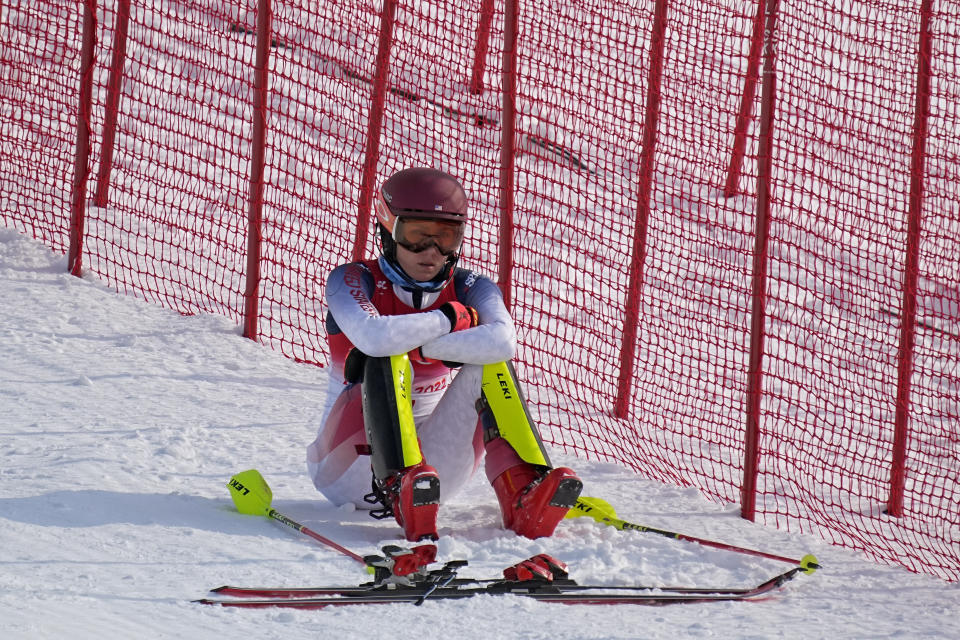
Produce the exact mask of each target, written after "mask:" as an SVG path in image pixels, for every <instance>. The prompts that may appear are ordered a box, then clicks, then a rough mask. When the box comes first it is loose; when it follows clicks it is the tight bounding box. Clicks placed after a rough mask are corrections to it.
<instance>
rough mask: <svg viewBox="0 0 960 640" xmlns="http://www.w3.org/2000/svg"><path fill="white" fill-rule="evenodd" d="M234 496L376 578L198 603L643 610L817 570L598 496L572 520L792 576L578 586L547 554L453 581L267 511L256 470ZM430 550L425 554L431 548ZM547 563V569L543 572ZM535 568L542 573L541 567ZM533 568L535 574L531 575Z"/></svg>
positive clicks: (749, 594) (267, 494)
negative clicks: (658, 520)
mask: <svg viewBox="0 0 960 640" xmlns="http://www.w3.org/2000/svg"><path fill="white" fill-rule="evenodd" d="M227 486H228V487H229V489H230V494H231V497H232V498H233V501H234V503H235V504H236V506H237V508H238V510H239V511H240V512H241V513H247V514H253V515H264V516H266V517H268V518H270V519H272V520H275V521H277V522H279V523H281V524H284V525H286V526H289V527H291V528H293V529H295V530H296V531H298V532H300V533H302V534H304V535H308V536H310V537H312V538H314V539H315V540H317V541H318V542H321V543H323V544H325V545H327V546H329V547H331V548H334V549H336V550H337V551H339V552H340V553H342V554H344V555H346V556H347V557H350V558H352V559H354V560H357V561H358V562H361V563H363V564H364V565H365V566H366V567H367V569H368V570H369V571H371V572H372V573H375V580H374V581H373V582H368V583H365V584H361V585H357V586H329V587H327V586H320V587H236V586H222V587H218V588H216V589H212V590H211V591H212V593H215V594H217V596H216V597H214V598H204V599H201V600H196V601H195V602H197V603H200V604H206V605H217V606H223V607H242V608H263V607H287V608H295V609H322V608H325V607H331V606H348V605H360V604H394V603H411V604H415V605H420V604H423V603H424V602H425V601H426V600H452V599H462V598H470V597H474V596H497V595H512V596H520V597H525V598H532V599H534V600H540V601H543V602H553V603H560V604H594V605H599V604H644V605H667V604H681V603H687V604H689V603H701V602H723V601H736V600H756V599H759V598H761V597H762V596H764V595H767V594H769V593H771V592H773V591H775V590H777V589H779V588H780V587H782V586H783V585H784V584H786V583H787V582H789V581H790V580H792V579H793V578H794V577H796V576H797V574H798V573H813V571H814V570H816V569H818V568H819V565H818V564H817V562H816V558H814V557H813V556H810V555H808V556H804V558H803V559H801V560H793V559H791V558H785V557H782V556H775V555H772V554H767V553H763V552H758V551H753V550H750V549H743V548H740V547H733V546H731V545H725V544H721V543H713V542H711V541H708V540H702V539H699V538H691V537H689V536H684V535H682V534H677V533H674V532H670V531H664V530H659V529H651V528H647V527H641V526H640V525H633V524H631V523H628V522H625V521H623V520H619V519H617V518H616V514H615V512H613V508H612V507H611V506H610V505H609V504H608V503H606V502H604V501H602V500H599V499H597V498H581V499H580V500H579V501H578V504H577V507H576V508H575V509H573V510H571V512H572V513H571V516H570V517H576V516H578V515H588V516H590V517H592V518H594V519H596V520H597V521H598V522H602V523H604V524H607V525H610V526H615V527H617V528H618V529H625V530H637V531H647V532H651V533H656V534H659V535H666V536H669V537H674V538H678V539H686V540H690V541H693V542H699V543H701V544H707V545H708V546H715V547H719V548H724V549H728V550H731V551H740V552H743V553H748V554H750V555H757V556H762V557H767V558H771V559H775V560H782V561H785V562H789V563H791V564H793V565H795V566H794V567H793V568H792V569H790V570H789V571H786V572H784V573H781V574H779V575H777V576H774V577H772V578H770V579H769V580H766V581H764V582H762V583H760V584H758V585H756V586H753V587H744V588H728V587H718V588H703V587H671V586H645V585H636V586H607V585H581V584H577V583H576V582H575V581H574V580H572V579H570V578H569V576H568V575H567V572H566V566H565V565H563V563H560V562H558V561H556V560H554V559H553V558H550V557H549V556H542V555H541V556H535V557H534V558H531V559H529V560H526V561H524V562H522V563H519V564H517V565H515V566H514V567H511V568H510V569H508V570H507V571H505V572H504V575H505V579H504V578H497V579H485V580H484V579H473V578H461V577H458V576H457V571H458V569H460V568H461V567H463V566H466V564H467V562H466V561H465V560H455V561H451V562H447V563H446V564H445V565H444V566H443V567H442V568H440V569H434V570H429V569H428V568H427V565H429V564H430V563H432V562H433V560H434V555H431V553H430V551H431V550H432V552H433V554H435V551H436V548H435V547H433V546H432V545H424V546H421V547H416V548H414V549H412V550H410V549H402V548H400V547H385V548H384V552H385V554H386V557H381V556H366V557H364V556H360V555H358V554H356V553H354V552H352V551H350V550H349V549H346V548H344V547H342V546H340V545H339V544H337V543H335V542H333V541H332V540H329V539H327V538H325V537H323V536H321V535H319V534H317V533H315V532H313V531H311V530H310V529H308V528H307V527H305V526H303V525H301V524H300V523H298V522H295V521H293V520H291V519H290V518H288V517H286V516H284V515H283V514H281V513H279V512H277V511H276V510H275V509H273V508H272V507H271V501H272V498H273V493H272V491H271V490H270V487H269V486H268V485H267V483H266V481H265V480H264V479H263V477H262V476H261V475H260V473H259V472H258V471H256V470H255V469H250V470H248V471H244V472H242V473H239V474H237V475H235V476H233V477H232V478H231V479H230V482H229V483H228V485H227ZM428 547H429V549H428ZM544 558H546V559H547V560H549V561H550V562H548V563H547V564H548V566H543V559H544ZM538 565H539V566H540V567H541V568H543V569H544V570H543V571H541V570H539V569H538ZM531 569H532V573H531Z"/></svg>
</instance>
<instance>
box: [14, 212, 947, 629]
mask: <svg viewBox="0 0 960 640" xmlns="http://www.w3.org/2000/svg"><path fill="white" fill-rule="evenodd" d="M0 300H2V301H3V302H2V304H3V311H2V313H0V343H2V345H3V347H2V352H0V353H2V356H0V417H2V419H0V441H2V443H3V444H2V446H0V549H2V550H3V554H2V556H0V638H4V639H9V638H16V639H19V638H29V639H35V638H98V639H102V638H250V639H252V638H284V639H286V640H293V639H296V638H317V637H330V638H355V637H356V638H359V637H363V638H369V639H371V640H373V639H376V638H401V637H408V638H458V639H463V640H473V639H477V640H479V639H483V640H488V639H491V638H678V637H679V638H685V637H693V638H699V637H716V638H890V637H903V638H937V637H942V638H948V637H956V635H957V632H956V627H955V625H956V622H955V615H956V614H957V613H958V612H960V586H958V585H957V584H950V583H946V582H942V581H940V580H938V579H936V578H933V577H929V576H922V575H915V574H911V573H909V572H907V571H906V570H904V569H900V568H892V567H884V566H879V565H876V564H873V563H872V562H870V561H868V560H866V559H864V558H863V557H861V556H860V555H858V554H856V553H854V552H852V551H849V550H845V549H841V548H837V547H832V546H830V545H828V544H826V543H825V542H822V541H820V540H819V539H815V538H812V537H809V536H801V535H798V534H789V533H785V532H780V531H776V530H774V529H772V528H765V527H761V526H758V525H755V524H752V523H750V522H747V521H745V520H743V519H741V518H740V517H739V516H738V511H737V507H736V506H735V505H725V506H724V505H716V504H712V503H710V502H707V501H705V500H704V499H703V498H701V497H700V496H699V495H698V494H697V493H696V491H694V490H692V489H683V488H678V487H674V486H664V485H659V484H656V483H653V482H649V481H646V480H643V479H640V478H638V477H636V476H634V475H633V474H631V473H630V472H628V471H626V470H624V469H621V468H619V467H616V466H614V465H610V464H600V463H596V462H587V461H583V460H576V459H573V458H563V457H560V456H554V457H555V458H556V459H555V462H557V461H559V462H562V463H565V464H569V465H571V466H574V467H575V468H576V469H577V470H578V471H579V472H580V474H581V475H582V476H583V478H584V480H585V485H586V486H585V491H584V494H585V495H591V496H599V497H603V498H605V499H607V500H609V501H610V502H611V503H612V504H613V505H614V506H615V507H616V508H617V510H618V513H619V515H620V516H621V517H623V518H625V519H627V520H630V521H633V522H638V523H641V524H645V525H648V526H654V527H660V528H666V529H670V530H674V531H680V532H683V533H686V534H688V535H692V536H697V537H701V538H708V539H712V540H717V541H723V542H728V543H730V544H736V545H740V546H744V547H750V548H754V549H761V550H765V551H768V552H770V553H776V554H778V555H785V556H789V557H795V558H799V557H801V556H802V555H804V554H805V553H814V554H815V555H816V556H817V557H818V558H819V559H820V561H821V564H822V565H823V566H824V568H823V569H822V570H821V571H818V572H816V573H815V574H813V575H811V576H806V575H801V576H799V577H798V578H797V579H796V580H794V581H793V582H791V583H789V584H788V585H787V586H786V587H785V589H784V590H782V591H781V592H778V593H777V594H776V595H775V596H774V597H773V598H770V599H768V600H765V601H761V602H748V603H711V604H698V605H682V606H672V607H644V606H615V607H586V606H575V607H569V606H562V605H551V604H546V603H538V602H533V601H528V600H525V599H522V598H508V597H494V596H486V597H477V598H472V599H470V600H462V601H456V602H449V601H448V602H427V603H426V604H424V605H423V606H422V607H414V606H412V605H402V604H396V605H384V606H376V607H348V608H340V609H327V610H321V611H289V610H281V609H274V610H231V609H224V608H216V607H205V606H201V605H198V604H194V603H192V602H191V600H193V599H196V598H201V597H205V596H207V595H208V594H207V589H209V588H211V587H216V586H219V585H222V584H235V585H246V586H264V585H267V586H290V585H294V586H296V585H299V586H303V585H311V584H312V585H317V584H328V585H329V584H355V583H359V582H363V581H365V580H367V579H369V577H368V575H367V574H366V573H365V572H364V571H363V568H362V567H361V566H360V565H359V564H358V563H357V562H355V561H354V560H352V559H350V558H349V557H347V556H345V555H342V554H340V553H338V552H337V551H335V550H333V549H331V548H329V547H325V546H323V545H321V544H319V543H317V542H315V541H314V540H313V539H311V538H309V537H307V536H304V535H301V534H298V533H297V532H296V531H293V530H292V529H289V528H287V527H283V526H282V525H279V524H277V523H275V522H272V521H270V520H268V519H267V518H261V517H258V516H245V515H241V514H239V513H238V512H237V511H236V510H235V508H234V506H233V503H232V501H231V499H230V497H229V494H228V492H227V489H226V482H227V481H228V480H229V478H230V477H231V475H233V474H234V473H237V472H239V471H242V470H244V469H248V468H257V469H259V470H260V471H261V472H262V473H263V475H264V477H265V478H266V480H267V482H268V483H269V484H270V486H271V488H272V489H273V495H274V500H273V506H274V507H275V508H276V509H277V510H278V511H280V512H281V513H283V514H285V515H287V516H289V517H291V518H293V519H294V520H297V521H299V522H301V523H302V524H304V525H306V526H307V527H309V528H310V529H312V530H314V531H316V532H318V533H319V534H321V535H323V536H326V537H328V538H330V539H332V540H334V541H336V542H337V543H339V544H341V545H344V546H345V547H347V548H349V549H351V550H353V551H355V552H357V553H361V554H365V553H373V552H376V551H377V550H378V549H379V547H380V546H381V545H384V544H389V543H393V544H397V543H402V540H401V539H400V537H399V535H398V533H399V529H398V528H397V527H396V526H395V524H394V523H392V522H389V521H376V520H373V519H372V518H369V517H368V516H367V515H366V514H365V513H364V512H360V511H348V510H343V509H337V508H335V507H333V506H332V505H331V504H330V503H328V502H326V501H325V499H323V498H322V497H321V496H320V495H319V494H317V493H316V492H315V491H314V489H313V487H312V485H311V484H310V480H309V479H308V477H307V474H306V465H305V462H304V448H305V447H306V445H307V444H308V443H309V442H310V441H311V440H312V438H313V436H314V427H313V425H312V424H311V421H312V420H314V419H315V418H316V414H317V412H318V411H319V408H320V407H321V406H322V404H323V394H324V389H325V371H324V370H323V369H320V368H317V367H313V366H310V365H304V364H297V363H295V362H293V361H291V360H288V359H286V358H284V357H283V356H281V355H280V354H278V353H276V352H273V351H271V350H269V349H267V348H265V347H263V346H260V345H257V344H255V343H253V342H251V341H249V340H246V339H244V338H243V337H241V335H240V333H239V330H238V328H237V327H236V326H234V325H233V324H232V322H231V321H229V320H227V319H225V318H222V317H219V316H213V315H202V316H192V317H187V316H181V315H178V314H176V313H175V312H172V311H169V310H166V309H162V308H160V307H157V306H154V305H151V304H149V303H146V302H143V301H140V300H137V299H135V298H132V297H124V296H121V295H118V294H116V293H114V292H113V291H111V290H109V289H108V288H107V287H106V286H104V285H103V284H102V283H100V282H98V281H96V280H95V279H91V278H84V279H79V278H75V277H72V276H70V275H69V274H67V273H66V260H65V258H63V257H60V256H58V255H55V254H54V253H52V252H50V250H49V249H47V248H46V247H44V246H42V245H41V244H39V243H38V242H35V241H33V240H31V239H29V238H27V237H25V236H22V235H19V234H17V233H16V232H14V231H12V230H9V229H0ZM439 526H440V534H441V539H440V541H439V550H440V558H441V559H443V560H446V559H454V558H466V559H468V560H469V562H470V564H469V566H468V567H466V568H465V569H463V570H462V575H465V576H473V577H493V576H496V575H498V574H499V572H500V571H501V570H502V569H503V568H504V567H506V566H508V565H510V564H513V563H515V562H518V561H520V560H522V559H524V558H527V557H529V556H531V555H533V554H536V553H540V552H546V553H550V554H552V555H554V556H556V557H557V558H559V559H561V560H563V561H565V562H567V563H568V564H569V565H570V567H571V574H572V577H574V578H575V579H576V580H578V581H579V582H581V583H601V584H626V583H644V584H662V585H666V584H670V585H690V586H752V585H754V584H756V583H759V582H761V581H763V580H764V579H766V578H768V577H770V576H773V575H775V574H777V573H780V572H782V571H783V570H785V569H786V568H788V567H787V566H786V565H785V564H783V563H779V562H776V561H770V560H764V559H758V558H755V557H751V556H746V555H742V554H736V553H731V552H725V551H718V550H713V549H709V548H706V547H701V546H699V545H695V544H691V543H685V542H679V541H675V540H671V539H667V538H664V537H660V536H656V535H652V534H641V533H635V532H628V531H625V532H621V531H616V530H615V529H613V528H610V527H604V526H601V525H598V524H596V523H594V522H593V521H591V520H589V519H587V518H577V519H571V520H566V521H564V522H563V523H561V525H560V526H559V527H558V530H557V532H556V534H555V535H554V536H553V537H552V538H550V539H545V540H537V541H530V540H525V539H521V538H517V537H516V536H514V535H513V534H512V533H510V532H507V531H504V530H503V529H502V528H500V526H499V511H498V509H497V506H496V501H495V498H494V497H493V493H492V491H491V489H490V488H489V487H488V486H486V483H485V481H484V480H483V477H482V474H480V476H478V478H477V479H476V482H474V483H473V484H471V485H470V486H469V487H468V489H467V490H466V491H465V492H464V493H463V494H462V495H461V496H460V497H459V498H458V500H457V501H456V502H455V503H453V504H450V505H446V506H445V507H444V508H443V509H442V510H441V513H440V520H439Z"/></svg>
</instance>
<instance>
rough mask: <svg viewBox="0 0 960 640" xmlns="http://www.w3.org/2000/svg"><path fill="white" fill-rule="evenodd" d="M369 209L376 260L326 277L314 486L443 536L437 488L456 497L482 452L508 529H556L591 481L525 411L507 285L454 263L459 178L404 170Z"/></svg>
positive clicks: (463, 210)
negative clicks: (324, 359)
mask: <svg viewBox="0 0 960 640" xmlns="http://www.w3.org/2000/svg"><path fill="white" fill-rule="evenodd" d="M374 210H375V213H376V217H377V229H378V233H379V240H380V249H381V255H380V257H379V258H377V259H373V260H364V261H361V262H352V263H349V264H344V265H341V266H339V267H337V268H336V269H334V270H333V271H332V272H331V273H330V275H329V277H328V279H327V288H326V300H327V305H328V309H329V311H328V314H327V319H326V325H327V334H328V340H329V346H330V360H331V362H330V383H329V388H328V393H327V406H326V407H325V410H324V416H323V418H322V420H321V422H320V426H319V430H318V434H317V438H316V440H315V441H314V442H313V443H312V444H310V446H309V447H308V448H307V462H308V467H309V470H310V474H311V476H312V479H313V483H314V485H315V486H316V487H317V489H318V490H319V491H320V492H321V493H322V494H323V495H324V496H326V497H327V498H328V499H329V500H330V501H331V502H333V503H334V504H337V505H342V504H346V503H354V504H356V505H361V506H362V502H366V503H368V504H371V505H374V504H379V505H380V506H379V508H374V509H372V510H371V515H373V516H374V517H378V518H385V517H389V516H390V515H393V516H394V517H395V518H396V520H397V522H398V523H399V524H400V526H402V527H403V530H404V534H405V537H406V539H407V540H410V541H412V542H416V541H420V540H424V539H431V540H436V539H437V525H436V520H437V512H438V508H439V504H440V500H441V495H442V497H443V499H444V500H448V499H449V498H451V497H452V496H453V495H455V494H456V492H457V491H458V490H459V489H460V488H461V487H462V486H463V485H464V484H465V483H466V481H467V480H468V479H469V478H470V477H471V476H472V475H473V473H474V471H476V469H477V468H478V466H479V464H480V461H481V460H482V459H484V458H485V471H486V476H487V478H488V480H489V481H490V483H491V484H492V485H493V489H494V491H495V493H496V496H497V499H498V502H499V504H500V510H501V513H502V516H503V524H504V526H505V527H506V528H507V529H511V530H513V531H514V532H516V533H517V534H518V535H521V536H525V537H528V538H538V537H544V536H550V535H552V534H553V531H554V529H555V528H556V526H557V524H558V523H559V521H560V520H561V519H563V517H564V516H565V515H566V513H567V511H568V510H569V509H570V508H571V507H572V506H573V505H574V503H575V502H576V500H577V498H578V497H579V495H580V491H581V489H582V486H583V483H582V482H581V481H580V479H579V478H578V477H577V476H576V474H575V473H574V472H573V471H572V470H571V469H569V468H566V467H553V466H552V465H551V463H550V460H549V458H548V457H547V452H546V450H545V449H544V447H543V443H542V441H541V439H540V434H539V432H538V430H537V427H536V426H535V425H534V423H533V421H532V420H531V418H530V415H529V413H528V411H527V407H526V403H525V401H524V398H523V394H522V393H521V390H520V387H519V385H518V381H517V377H516V373H515V371H514V368H513V366H512V365H511V363H510V359H511V358H512V357H513V356H514V352H515V349H516V329H515V328H514V325H513V320H512V318H511V317H510V314H509V313H508V311H507V309H506V307H505V306H504V304H503V298H502V295H501V293H500V290H499V289H498V288H497V286H496V284H494V283H493V282H492V281H491V280H490V279H488V278H487V277H485V276H482V275H479V274H477V273H474V272H473V271H470V270H468V269H463V268H459V267H457V266H456V265H457V261H458V260H459V257H460V245H461V243H462V241H463V236H464V229H465V226H466V221H467V218H468V214H467V195H466V193H465V192H464V190H463V187H462V186H461V185H460V183H459V182H458V181H457V180H456V179H455V178H453V177H452V176H450V175H448V174H446V173H444V172H442V171H438V170H435V169H431V168H411V169H405V170H402V171H399V172H397V173H395V174H393V175H392V176H390V177H389V178H388V179H387V180H386V181H385V182H384V183H383V185H382V187H381V189H380V191H379V193H378V194H377V196H376V197H375V201H374ZM368 456H369V457H368ZM371 469H372V472H373V479H372V491H371V490H370V488H371V478H370V476H371Z"/></svg>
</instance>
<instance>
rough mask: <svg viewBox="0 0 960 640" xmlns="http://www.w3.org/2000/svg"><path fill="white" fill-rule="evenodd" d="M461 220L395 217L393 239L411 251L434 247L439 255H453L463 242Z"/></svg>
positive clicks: (415, 251) (418, 251)
mask: <svg viewBox="0 0 960 640" xmlns="http://www.w3.org/2000/svg"><path fill="white" fill-rule="evenodd" d="M464 226H465V225H464V224H463V223H462V222H454V221H452V220H436V219H431V218H406V217H404V218H397V220H396V221H395V222H394V224H393V239H394V241H395V242H396V243H397V244H398V245H400V246H401V247H403V248H404V249H406V250H407V251H411V252H413V253H420V252H421V251H426V250H427V249H429V248H430V247H436V248H437V250H438V251H439V252H440V253H441V255H445V256H449V255H453V254H454V253H456V252H457V250H458V249H460V244H461V243H462V242H463V229H464Z"/></svg>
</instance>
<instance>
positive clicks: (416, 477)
mask: <svg viewBox="0 0 960 640" xmlns="http://www.w3.org/2000/svg"><path fill="white" fill-rule="evenodd" d="M398 484H399V487H397V485H398ZM391 488H392V489H393V491H391ZM387 492H388V495H389V496H390V501H391V507H392V508H393V515H394V517H395V518H396V519H397V522H398V523H399V524H400V526H401V527H403V533H404V535H405V536H406V538H407V540H409V541H410V542H419V541H420V540H423V539H424V538H429V539H430V540H436V539H437V538H438V537H439V536H437V511H438V510H439V508H440V478H439V477H438V476H437V470H436V469H434V468H433V467H431V466H430V465H428V464H427V463H425V462H421V463H420V464H418V465H415V466H413V467H408V468H406V469H404V470H403V471H401V472H400V473H399V474H398V476H395V477H394V478H392V479H391V482H390V484H389V485H388V486H387Z"/></svg>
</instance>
